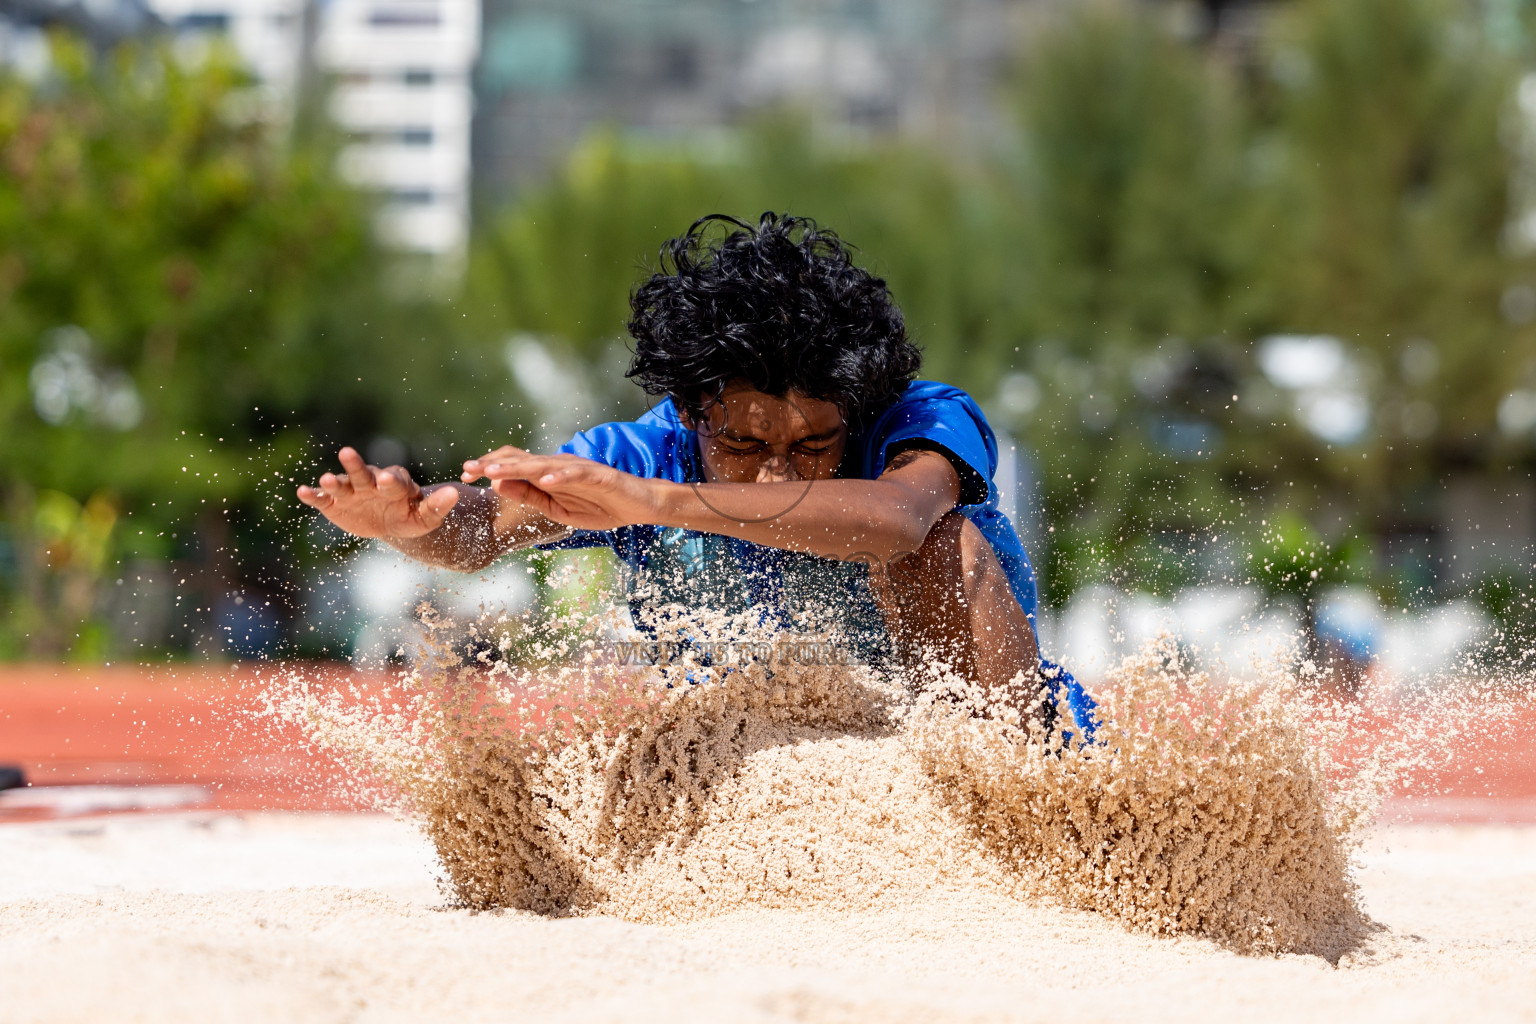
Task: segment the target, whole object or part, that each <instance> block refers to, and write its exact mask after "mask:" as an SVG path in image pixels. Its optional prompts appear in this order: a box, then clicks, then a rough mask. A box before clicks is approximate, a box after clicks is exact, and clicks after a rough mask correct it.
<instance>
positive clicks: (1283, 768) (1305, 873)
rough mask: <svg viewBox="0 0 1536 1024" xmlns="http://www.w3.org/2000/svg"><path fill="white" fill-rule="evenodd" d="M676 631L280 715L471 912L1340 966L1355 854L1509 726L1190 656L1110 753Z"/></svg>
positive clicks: (1437, 703) (846, 673)
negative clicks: (1073, 917)
mask: <svg viewBox="0 0 1536 1024" xmlns="http://www.w3.org/2000/svg"><path fill="white" fill-rule="evenodd" d="M674 611H675V613H676V614H674V615H672V616H671V617H669V618H665V619H663V620H661V621H659V622H658V623H656V624H655V625H656V628H657V631H658V640H659V641H660V642H661V644H662V646H663V647H666V646H668V645H669V644H671V645H673V649H674V650H676V651H677V652H678V653H677V654H676V656H675V657H673V658H672V659H671V660H670V661H669V662H667V663H665V664H662V665H659V666H652V665H632V664H624V663H622V661H621V660H620V659H615V658H613V657H612V656H611V654H610V649H609V648H607V647H605V646H604V645H603V644H601V643H598V642H589V643H586V644H576V645H574V646H573V645H571V644H570V643H569V641H562V645H563V648H564V649H563V651H562V652H559V653H563V654H564V657H562V658H560V659H558V660H556V661H555V662H553V663H550V664H545V665H542V666H538V667H521V668H520V667H517V666H515V665H511V664H509V663H507V662H506V661H501V660H496V659H493V658H489V657H487V656H486V654H485V653H484V645H483V644H482V645H481V651H482V653H481V654H480V655H479V656H478V657H476V658H469V659H467V660H466V659H461V658H460V657H459V656H457V655H456V654H455V653H454V651H453V649H452V645H450V644H449V643H448V642H447V641H446V637H447V636H448V635H450V631H449V630H447V629H444V628H442V627H441V626H440V624H438V623H436V622H435V620H433V619H432V617H431V616H428V617H427V620H426V621H427V627H428V629H427V637H428V642H426V643H425V644H424V645H423V646H422V649H421V651H420V652H419V657H418V658H417V661H416V662H415V666H414V667H413V668H412V669H410V670H407V671H403V672H402V673H401V674H400V675H399V677H398V678H397V680H396V683H395V686H394V687H393V688H392V689H391V690H390V691H388V692H387V693H384V694H377V693H375V694H372V695H370V696H366V697H365V696H363V695H361V694H360V693H358V692H349V691H342V690H325V691H318V690H316V689H314V688H312V687H310V686H309V685H307V684H306V683H305V682H304V680H303V679H302V677H299V676H292V677H286V678H284V679H283V680H280V681H277V684H276V685H275V686H274V695H275V705H276V706H277V707H278V709H279V711H280V713H281V714H282V716H283V717H285V718H287V719H289V720H297V721H299V722H301V723H302V724H303V725H304V728H305V730H306V733H307V735H308V736H309V737H310V739H311V740H312V741H313V742H314V743H316V744H317V745H318V746H320V747H323V748H325V749H327V750H329V751H331V752H333V753H335V754H338V755H340V756H342V757H343V758H344V759H346V760H347V761H348V762H349V763H351V764H353V765H355V766H356V768H357V775H358V778H359V779H360V780H365V784H366V785H368V786H371V787H372V788H373V792H374V793H376V794H377V796H378V799H379V800H380V802H382V803H385V804H387V805H388V806H391V807H394V808H396V809H399V810H401V811H403V812H405V813H407V814H409V815H411V816H413V817H414V818H415V819H416V820H418V821H419V822H420V823H421V824H422V827H423V828H424V830H425V832H426V833H427V835H428V836H429V837H430V838H431V840H432V842H433V843H434V845H435V846H436V848H437V851H438V854H439V856H440V858H441V860H442V864H443V867H444V871H445V884H446V886H447V888H448V889H449V890H450V892H451V894H452V896H453V898H454V899H456V900H457V901H458V902H460V903H462V904H464V905H467V906H471V907H477V908H491V907H512V908H517V909H522V910H529V911H535V912H538V913H543V914H554V915H569V914H605V915H610V916H618V917H623V918H626V919H630V920H634V921H643V922H653V923H673V922H683V921H689V920H696V919H700V918H705V917H709V916H711V915H715V914H720V913H726V912H730V911H732V910H738V909H743V908H747V907H753V906H769V907H796V908H812V907H839V908H857V907H864V906H873V905H876V904H877V903H879V902H881V901H884V900H890V899H900V898H906V897H912V896H916V895H920V894H922V893H925V892H929V891H934V890H941V889H964V890H970V891H986V892H991V893H995V894H997V895H1000V896H1012V897H1016V898H1028V899H1039V900H1047V901H1051V902H1055V903H1059V904H1061V905H1064V906H1067V907H1073V908H1081V909H1087V910H1092V911H1095V912H1098V913H1100V914H1103V915H1105V916H1106V917H1109V918H1113V919H1115V920H1118V921H1120V922H1122V923H1123V924H1125V925H1126V926H1128V927H1130V928H1133V929H1136V930H1143V931H1152V932H1163V933H1187V934H1195V935H1201V936H1206V937H1209V938H1211V939H1213V940H1215V941H1217V942H1220V943H1222V944H1223V945H1226V946H1228V947H1230V948H1233V949H1236V950H1240V951H1244V952H1260V953H1262V952H1276V951H1288V950H1294V951H1303V952H1315V953H1319V954H1323V955H1327V956H1330V957H1332V956H1336V955H1337V954H1339V953H1342V952H1344V951H1346V950H1347V949H1348V948H1350V947H1351V946H1352V945H1353V944H1354V943H1356V942H1357V941H1358V938H1359V936H1360V935H1361V934H1362V933H1363V929H1364V928H1365V927H1366V926H1367V925H1366V922H1364V920H1363V918H1362V916H1361V914H1360V913H1359V911H1358V909H1357V906H1356V901H1355V893H1354V887H1353V884H1352V881H1351V868H1350V856H1351V852H1352V849H1353V847H1354V844H1355V843H1356V842H1357V840H1358V838H1359V836H1360V834H1361V831H1362V830H1363V829H1364V827H1365V826H1366V825H1368V824H1369V822H1370V821H1371V819H1372V817H1373V815H1374V812H1375V808H1376V807H1377V805H1378V804H1379V801H1380V799H1381V797H1382V795H1383V794H1385V793H1387V792H1388V791H1389V790H1390V789H1391V788H1392V786H1393V785H1394V784H1395V782H1396V780H1397V778H1398V777H1399V776H1400V775H1401V774H1402V773H1403V772H1404V771H1407V770H1409V769H1412V768H1421V767H1424V766H1427V765H1432V764H1433V763H1435V762H1436V761H1437V760H1439V761H1443V760H1445V759H1447V758H1448V757H1449V756H1450V754H1451V753H1452V752H1453V751H1454V749H1455V748H1456V746H1457V744H1459V743H1461V742H1466V741H1467V736H1468V735H1470V734H1471V733H1472V732H1473V731H1475V730H1476V729H1478V728H1484V727H1487V725H1488V723H1489V721H1490V710H1489V709H1490V707H1492V704H1491V703H1490V701H1489V700H1487V699H1481V700H1478V701H1469V700H1467V699H1465V698H1464V697H1463V696H1459V695H1458V694H1457V693H1453V692H1452V691H1449V690H1447V691H1427V692H1426V693H1425V694H1424V695H1421V697H1420V698H1419V699H1417V702H1414V701H1409V702H1408V703H1406V704H1405V703H1403V702H1402V701H1400V700H1399V701H1397V702H1396V703H1395V704H1394V705H1393V706H1392V707H1391V708H1390V709H1387V708H1384V707H1382V706H1378V705H1377V704H1374V703H1372V702H1371V701H1370V700H1365V701H1343V700H1335V699H1331V698H1329V697H1328V696H1327V695H1326V693H1325V692H1324V691H1323V690H1321V689H1320V688H1319V687H1318V686H1316V685H1315V682H1316V681H1315V680H1314V679H1313V678H1311V673H1310V670H1309V667H1307V666H1303V668H1302V670H1301V671H1299V672H1298V671H1296V670H1294V669H1293V668H1292V667H1290V665H1289V664H1282V663H1277V666H1276V667H1275V668H1274V669H1272V670H1270V671H1268V672H1266V673H1264V674H1262V675H1260V676H1259V677H1258V678H1256V679H1254V680H1251V681H1231V680H1228V681H1222V682H1216V681H1213V680H1211V679H1210V678H1208V677H1206V676H1205V675H1202V674H1201V673H1199V672H1195V671H1193V670H1192V669H1191V668H1190V667H1188V666H1187V665H1186V664H1185V663H1184V662H1182V661H1181V660H1180V655H1179V650H1178V646H1177V645H1176V644H1175V643H1174V642H1173V641H1172V640H1171V639H1169V638H1163V639H1161V640H1158V641H1154V642H1152V643H1150V644H1149V645H1148V646H1147V647H1146V648H1145V649H1144V650H1143V651H1142V652H1140V653H1139V654H1137V655H1135V656H1133V657H1130V658H1127V659H1125V661H1124V662H1122V663H1121V664H1120V665H1119V666H1118V668H1116V669H1115V670H1114V671H1113V672H1112V673H1110V675H1109V677H1108V679H1107V681H1106V683H1105V685H1104V686H1103V687H1102V689H1101V691H1100V692H1099V693H1098V694H1097V696H1098V697H1099V700H1100V702H1101V708H1100V715H1099V717H1100V724H1099V733H1098V740H1097V742H1095V743H1094V744H1092V745H1084V744H1082V743H1081V742H1080V741H1079V740H1077V739H1076V738H1075V737H1074V736H1073V735H1072V733H1073V723H1072V722H1071V720H1070V717H1067V716H1066V715H1063V716H1062V717H1061V718H1060V719H1059V720H1058V722H1057V724H1056V725H1055V726H1054V727H1053V728H1052V729H1051V730H1049V731H1046V730H1044V729H1042V728H1041V727H1040V726H1039V725H1037V724H1034V723H1033V720H1032V719H1029V718H1021V717H1020V715H1019V714H1018V712H1017V710H1015V709H1013V708H1010V707H1008V706H1004V705H999V704H996V703H994V702H992V701H990V700H989V698H988V696H987V695H986V694H981V693H976V692H974V691H972V690H971V689H969V688H967V687H966V686H965V685H964V684H963V683H961V682H960V681H958V680H956V679H954V678H952V677H948V676H947V675H946V674H945V673H944V672H943V671H942V670H938V669H936V670H933V671H931V672H929V673H928V677H927V678H924V679H922V680H919V681H917V682H915V683H914V681H912V680H910V679H908V680H901V679H895V678H892V677H889V676H887V675H886V674H884V673H881V672H877V671H875V670H873V669H870V668H867V667H863V666H857V665H852V666H850V665H838V664H817V663H804V662H803V661H797V660H795V659H793V658H776V657H774V656H772V652H775V651H781V650H785V649H789V650H795V649H802V650H803V649H804V648H803V645H801V646H800V647H799V648H796V646H795V644H794V643H786V642H787V641H795V640H803V639H804V638H795V637H792V636H789V635H787V634H785V633H783V632H781V631H778V630H775V629H772V628H769V627H767V626H764V625H763V624H761V623H760V622H758V621H756V620H754V619H753V618H752V617H751V616H738V617H735V618H731V617H726V616H718V615H717V616H709V617H699V616H689V615H685V614H683V613H682V611H681V609H674ZM701 640H703V641H710V642H714V643H715V645H716V649H718V647H719V645H721V644H727V645H730V646H731V649H735V650H744V651H748V652H753V653H751V654H750V656H747V657H743V658H740V659H735V660H726V661H721V660H719V659H717V658H701V657H698V656H696V654H695V653H693V652H694V651H696V650H697V649H698V647H699V645H700V641H701ZM502 645H503V646H505V645H506V641H505V639H503V640H502ZM764 652H767V655H766V656H765V654H764ZM1365 725H1369V726H1370V727H1371V728H1369V729H1364V728H1363V726H1365ZM360 784H362V783H360Z"/></svg>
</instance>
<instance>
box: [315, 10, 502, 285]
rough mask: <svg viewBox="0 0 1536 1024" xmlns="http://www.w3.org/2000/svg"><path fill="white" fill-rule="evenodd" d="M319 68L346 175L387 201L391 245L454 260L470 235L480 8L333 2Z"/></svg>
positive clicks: (324, 18) (325, 14) (325, 17)
mask: <svg viewBox="0 0 1536 1024" xmlns="http://www.w3.org/2000/svg"><path fill="white" fill-rule="evenodd" d="M319 22H320V23H319V34H318V39H317V45H316V54H317V57H318V63H319V66H320V67H321V68H322V69H324V70H325V71H326V72H329V73H330V74H331V75H333V76H334V81H335V85H334V89H333V91H332V92H331V96H330V110H331V114H332V116H333V117H334V118H335V120H336V122H337V124H339V125H340V126H341V127H342V128H343V129H345V130H346V131H348V132H350V133H351V135H352V137H353V140H354V141H353V142H352V144H351V145H349V146H348V147H347V149H346V151H345V152H344V153H343V154H342V157H341V160H342V171H343V172H344V173H345V174H346V175H347V177H349V178H350V179H352V180H353V181H356V182H358V183H360V184H363V185H367V186H369V187H371V188H375V189H377V190H379V192H380V193H381V194H382V196H383V197H384V207H383V211H382V214H381V216H382V219H383V223H382V225H381V227H382V229H383V232H384V235H385V237H386V238H387V239H388V240H389V241H391V242H393V243H395V244H396V245H399V246H401V247H402V248H406V249H413V250H417V251H420V252H424V253H431V254H434V255H438V256H449V257H452V256H454V255H456V254H459V253H461V252H462V251H463V249H464V246H465V244H466V242H467V241H468V237H469V182H470V122H471V117H472V115H473V109H474V98H473V93H472V90H471V72H472V70H473V68H474V65H475V60H476V58H477V57H478V55H479V47H480V3H479V0H329V2H328V3H326V4H325V5H324V6H323V7H322V14H321V17H320V19H319Z"/></svg>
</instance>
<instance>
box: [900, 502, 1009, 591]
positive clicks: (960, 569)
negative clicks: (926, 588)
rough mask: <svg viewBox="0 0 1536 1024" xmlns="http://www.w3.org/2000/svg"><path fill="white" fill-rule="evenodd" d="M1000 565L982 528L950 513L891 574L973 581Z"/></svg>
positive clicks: (941, 518)
mask: <svg viewBox="0 0 1536 1024" xmlns="http://www.w3.org/2000/svg"><path fill="white" fill-rule="evenodd" d="M997 564H998V563H997V555H996V554H995V553H994V552H993V550H992V545H991V543H990V542H989V541H988V540H987V538H986V535H985V534H983V533H982V532H981V530H980V528H978V527H977V525H976V524H975V523H973V522H971V521H970V520H969V519H967V518H966V517H965V516H963V515H961V514H960V513H959V512H955V511H950V512H946V513H945V514H944V515H942V516H940V517H939V520H938V522H936V523H934V524H933V527H932V528H931V529H930V530H929V531H928V536H926V537H925V538H923V543H922V545H921V546H920V547H919V548H918V549H917V551H915V552H913V553H912V554H911V555H908V556H907V557H906V558H903V559H901V560H900V561H899V562H896V563H895V564H894V565H893V566H892V575H893V576H895V577H896V578H898V579H900V578H903V577H905V578H912V577H927V578H930V579H931V578H934V577H935V576H938V577H946V578H966V579H974V578H975V577H977V576H978V575H981V574H985V573H986V572H988V571H989V570H990V569H991V568H992V566H994V565H997Z"/></svg>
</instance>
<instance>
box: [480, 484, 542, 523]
mask: <svg viewBox="0 0 1536 1024" xmlns="http://www.w3.org/2000/svg"><path fill="white" fill-rule="evenodd" d="M491 486H492V487H493V488H494V489H495V491H496V493H497V494H499V495H501V496H502V497H503V498H506V499H507V500H508V501H515V502H517V503H518V504H520V505H526V506H528V507H529V508H531V509H534V510H535V511H537V512H541V513H543V514H544V515H547V516H550V518H554V517H553V516H552V515H551V513H552V512H553V511H554V507H555V503H554V499H553V498H551V497H550V496H549V495H548V494H546V493H545V492H544V491H541V490H539V489H538V488H537V487H535V486H533V485H532V484H530V483H529V482H528V481H526V480H522V479H508V480H497V481H496V482H495V483H493V484H491Z"/></svg>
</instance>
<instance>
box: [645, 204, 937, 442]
mask: <svg viewBox="0 0 1536 1024" xmlns="http://www.w3.org/2000/svg"><path fill="white" fill-rule="evenodd" d="M715 223H723V224H725V225H731V226H734V227H735V229H736V230H731V231H729V233H727V234H726V235H725V237H724V238H722V239H719V240H715V241H711V240H709V239H708V238H707V237H706V234H705V233H706V230H707V229H708V228H710V227H711V226H712V225H713V224H715ZM848 250H849V246H848V245H847V244H845V243H844V242H843V241H842V240H841V239H840V238H838V236H837V234H836V233H835V232H833V231H830V230H827V229H825V228H821V227H818V226H817V224H816V222H815V221H813V220H811V219H810V218H808V217H791V216H787V215H785V216H780V215H778V214H775V213H772V212H769V213H765V214H763V215H762V217H761V218H759V219H758V222H757V225H756V226H755V227H754V226H753V225H750V224H747V223H746V222H745V221H741V220H737V219H736V218H735V217H728V216H726V215H724V214H711V215H710V216H708V217H701V218H699V219H698V220H696V221H694V222H693V226H692V227H690V228H689V229H688V231H687V233H686V234H683V235H681V236H679V237H677V238H674V239H671V240H670V241H668V242H666V243H665V244H664V245H663V246H662V247H661V267H660V270H659V271H658V272H657V273H655V274H653V275H651V278H650V280H648V281H646V282H645V283H644V284H642V285H640V287H638V288H636V289H635V291H634V293H633V294H632V295H631V296H630V309H631V312H632V314H633V318H632V319H631V320H630V321H629V333H630V334H631V335H632V336H633V337H634V339H635V357H634V361H633V362H632V363H631V364H630V367H629V372H628V373H627V374H626V376H628V377H630V378H631V379H633V380H635V381H636V382H637V383H639V385H640V386H641V387H643V388H644V389H645V391H646V393H647V394H649V395H652V396H655V397H660V396H662V395H670V396H671V397H672V400H673V401H674V402H675V403H676V404H677V406H678V408H679V409H680V410H681V411H683V412H686V413H687V414H688V415H689V416H690V417H691V418H693V420H694V421H695V422H699V421H702V420H705V419H707V411H708V408H709V406H711V405H712V404H714V403H715V402H717V401H718V400H719V398H720V395H721V394H722V392H723V391H724V390H725V388H726V386H727V385H728V384H730V383H731V382H733V381H744V382H746V383H747V384H749V385H751V386H752V387H753V388H755V389H757V390H758V391H762V392H764V393H765V394H769V395H774V396H775V397H782V396H784V395H787V394H788V393H790V392H791V391H797V392H799V393H801V394H803V395H806V396H808V397H810V398H818V399H822V400H825V401H830V402H835V403H836V404H837V405H838V406H839V407H840V408H841V409H842V410H843V415H844V417H846V418H847V419H848V420H849V422H850V423H858V422H860V421H861V420H862V419H863V418H865V417H867V416H869V415H871V414H873V413H876V412H878V411H879V410H880V409H881V408H883V407H884V406H886V405H887V404H889V403H890V402H891V401H892V400H893V399H894V398H895V397H896V396H897V395H899V394H900V393H901V392H902V390H903V389H904V388H905V387H906V386H907V384H908V383H910V382H911V381H912V378H913V377H915V376H916V375H917V370H918V366H919V365H921V363H922V353H921V352H920V351H919V350H918V348H917V346H916V345H914V344H912V342H910V341H909V340H907V331H906V326H905V324H904V323H903V321H902V317H901V310H899V309H897V308H896V303H895V302H894V301H893V300H892V299H891V294H890V292H889V291H888V290H887V289H886V286H885V282H884V281H882V280H881V279H880V278H878V277H875V276H874V275H872V274H870V273H869V272H868V271H866V270H863V269H862V268H860V267H856V266H854V264H853V259H852V256H851V255H850V253H849V251H848Z"/></svg>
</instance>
